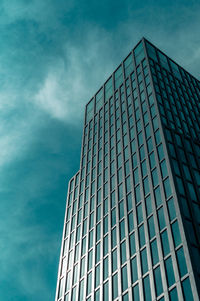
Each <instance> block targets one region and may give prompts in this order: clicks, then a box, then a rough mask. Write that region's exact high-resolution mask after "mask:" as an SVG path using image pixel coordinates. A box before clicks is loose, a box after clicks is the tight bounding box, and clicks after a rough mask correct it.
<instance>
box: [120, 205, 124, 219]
mask: <svg viewBox="0 0 200 301" xmlns="http://www.w3.org/2000/svg"><path fill="white" fill-rule="evenodd" d="M122 217H124V201H123V200H122V201H121V202H120V203H119V219H121V218H122Z"/></svg>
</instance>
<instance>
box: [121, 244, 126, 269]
mask: <svg viewBox="0 0 200 301" xmlns="http://www.w3.org/2000/svg"><path fill="white" fill-rule="evenodd" d="M120 251H121V264H123V263H124V262H125V261H126V241H124V242H123V243H121V246H120Z"/></svg>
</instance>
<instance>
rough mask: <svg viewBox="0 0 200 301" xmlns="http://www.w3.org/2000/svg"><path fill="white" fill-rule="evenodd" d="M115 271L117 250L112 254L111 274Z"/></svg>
mask: <svg viewBox="0 0 200 301" xmlns="http://www.w3.org/2000/svg"><path fill="white" fill-rule="evenodd" d="M116 270H117V249H115V250H114V251H113V252H112V272H114V271H116Z"/></svg>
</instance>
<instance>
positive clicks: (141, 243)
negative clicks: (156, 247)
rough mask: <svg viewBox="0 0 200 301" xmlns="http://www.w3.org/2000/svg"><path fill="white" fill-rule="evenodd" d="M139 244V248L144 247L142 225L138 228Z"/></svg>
mask: <svg viewBox="0 0 200 301" xmlns="http://www.w3.org/2000/svg"><path fill="white" fill-rule="evenodd" d="M139 242H140V248H141V247H142V246H144V245H145V243H146V240H145V233H144V225H142V226H140V227H139Z"/></svg>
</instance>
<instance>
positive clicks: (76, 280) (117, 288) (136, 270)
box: [56, 38, 200, 301]
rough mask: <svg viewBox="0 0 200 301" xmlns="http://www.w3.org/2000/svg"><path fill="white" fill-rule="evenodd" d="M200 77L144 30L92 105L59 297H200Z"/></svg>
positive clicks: (193, 300)
mask: <svg viewBox="0 0 200 301" xmlns="http://www.w3.org/2000/svg"><path fill="white" fill-rule="evenodd" d="M199 227H200V82H199V81H198V80H197V79H196V78H194V77H193V76H192V75H190V74H189V73H188V72H187V71H185V70H184V69H183V68H182V67H180V66H179V65H177V64H176V63H175V62H174V61H173V60H171V59H170V58H169V57H167V56H166V55H165V54H164V53H163V52H161V51H160V50H159V49H157V48H156V47H155V46H153V45H152V44H151V43H150V42H148V41H147V40H146V39H144V38H143V39H142V40H141V41H140V42H139V43H138V44H137V45H136V47H135V48H134V49H133V50H132V51H131V53H129V55H128V56H127V57H126V59H125V60H124V61H123V62H122V63H121V64H120V66H119V67H118V68H117V69H116V70H115V72H114V73H113V74H112V75H111V76H110V78H109V79H108V80H107V81H106V83H105V84H104V85H103V86H102V87H101V89H100V90H99V91H98V92H97V93H96V94H95V96H94V97H93V98H92V99H91V101H90V102H89V103H88V104H87V106H86V111H85V124H84V131H83V139H82V151H81V162H80V170H79V171H78V172H77V174H76V175H75V176H74V177H73V178H72V179H71V180H70V183H69V188H68V197H67V204H66V215H65V221H64V231H63V239H62V246H61V255H60V264H59V271H58V282H57V290H56V301H69V300H70V301H71V300H73V301H77V300H80V301H82V300H88V301H101V300H104V301H110V300H113V301H114V300H115V301H128V300H134V301H143V300H144V301H151V300H160V301H176V300H185V301H197V300H199V288H200V278H199V277H200V256H199V250H200V249H199V241H200V231H199Z"/></svg>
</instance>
